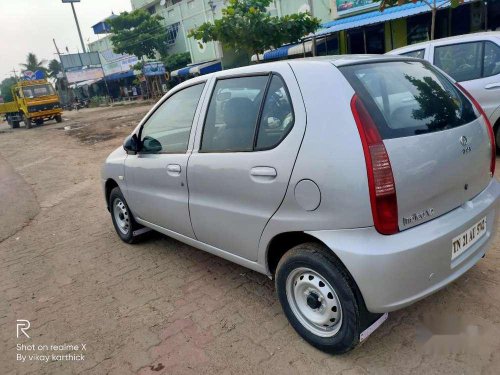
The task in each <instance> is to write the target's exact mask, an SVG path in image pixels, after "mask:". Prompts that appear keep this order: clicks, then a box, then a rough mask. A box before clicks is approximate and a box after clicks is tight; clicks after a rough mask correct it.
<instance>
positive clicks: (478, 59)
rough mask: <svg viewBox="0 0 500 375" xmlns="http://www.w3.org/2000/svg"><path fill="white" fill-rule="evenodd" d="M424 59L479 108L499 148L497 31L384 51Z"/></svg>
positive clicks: (499, 38) (499, 49) (499, 48)
mask: <svg viewBox="0 0 500 375" xmlns="http://www.w3.org/2000/svg"><path fill="white" fill-rule="evenodd" d="M387 54H389V55H402V56H410V57H417V58H420V59H424V60H427V61H429V62H431V63H432V64H434V65H435V66H437V67H438V68H440V69H441V70H443V71H444V72H446V73H447V74H448V75H450V76H451V77H452V78H453V79H454V80H456V81H457V82H459V83H460V85H461V86H463V87H464V88H465V89H466V90H467V91H468V92H470V93H471V94H472V96H473V97H474V98H476V100H477V101H478V102H479V104H480V105H481V106H482V107H483V109H484V112H485V113H486V115H487V116H488V118H489V120H490V123H491V125H492V126H493V129H494V131H495V137H496V144H497V151H500V149H499V144H500V131H499V128H500V32H499V31H493V32H485V33H476V34H469V35H459V36H453V37H450V38H443V39H438V40H434V41H430V42H423V43H418V44H413V45H411V46H407V47H402V48H398V49H395V50H392V51H390V52H388V53H387Z"/></svg>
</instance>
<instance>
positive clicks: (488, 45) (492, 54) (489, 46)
mask: <svg viewBox="0 0 500 375" xmlns="http://www.w3.org/2000/svg"><path fill="white" fill-rule="evenodd" d="M497 74H500V47H499V46H498V45H496V44H495V43H492V42H485V44H484V68H483V77H490V76H494V75H497Z"/></svg>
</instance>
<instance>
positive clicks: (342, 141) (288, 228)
mask: <svg viewBox="0 0 500 375" xmlns="http://www.w3.org/2000/svg"><path fill="white" fill-rule="evenodd" d="M306 129H307V130H306ZM494 170H495V142H494V136H493V131H492V128H491V126H489V124H488V122H487V119H486V118H485V117H484V114H483V112H482V110H481V109H480V107H479V106H478V105H477V103H476V102H474V101H473V100H471V99H470V98H468V94H467V92H466V91H465V90H464V89H462V88H460V86H457V85H455V84H454V82H453V81H452V80H450V79H449V78H448V77H447V76H445V75H444V74H442V73H441V72H440V71H438V70H437V69H436V68H434V67H433V66H432V65H431V64H430V63H428V62H426V61H422V60H418V59H413V58H406V57H399V56H398V57H388V56H339V57H335V58H332V57H325V58H315V59H304V60H294V61H288V62H285V61H282V62H275V63H269V64H259V65H254V66H250V67H245V68H239V69H234V70H226V71H223V72H218V73H213V74H211V75H207V76H202V77H197V78H194V79H191V80H189V81H186V82H184V83H182V84H180V85H178V86H176V87H175V88H174V89H173V90H171V91H170V92H169V93H168V94H167V95H165V96H164V97H163V99H162V100H160V102H159V103H158V104H157V105H156V106H155V107H154V108H153V109H152V110H151V111H150V112H149V113H148V114H147V115H146V117H145V118H144V119H143V120H142V121H141V123H140V124H139V125H138V126H137V128H136V129H135V130H134V132H133V133H132V134H131V136H130V137H128V138H127V139H126V141H125V143H124V146H123V147H120V148H118V149H116V150H115V151H114V152H112V153H111V154H110V155H109V157H108V158H107V160H106V162H105V164H104V167H103V170H102V183H103V188H104V192H105V199H106V203H107V206H108V209H109V211H110V213H111V219H112V221H113V225H114V227H115V229H116V232H117V234H118V236H119V237H120V238H121V239H122V240H123V241H125V242H127V243H133V242H136V241H137V240H138V239H139V238H140V236H141V235H142V234H143V233H144V232H146V231H148V230H150V229H153V230H156V231H158V232H161V233H164V234H166V235H168V236H171V237H173V238H176V239H178V240H180V241H183V242H185V243H187V244H190V245H192V246H195V247H197V248H199V249H202V250H205V251H208V252H210V253H212V254H215V255H218V256H221V257H223V258H225V259H228V260H230V261H233V262H235V263H238V264H240V265H243V266H245V267H248V268H250V269H253V270H255V271H257V272H261V273H264V274H267V275H269V276H272V277H274V278H275V280H276V289H277V293H278V297H279V300H280V302H281V304H282V307H283V310H284V312H285V314H286V316H287V318H288V319H289V321H290V323H291V325H292V326H293V327H294V328H295V329H296V330H297V332H298V333H299V334H300V335H301V336H302V337H303V338H304V339H305V340H307V341H308V342H309V343H311V344H312V345H314V346H316V347H317V348H319V349H321V350H324V351H327V352H330V353H342V352H346V351H348V350H351V349H352V348H354V347H355V346H356V345H357V344H358V343H359V342H360V341H362V340H364V339H366V337H367V336H368V335H369V334H370V333H371V332H373V330H374V329H375V328H376V327H377V326H378V325H380V324H381V323H382V322H383V321H384V319H385V318H386V317H387V314H386V313H387V312H389V311H393V310H396V309H400V308H403V307H405V306H408V305H410V304H412V303H414V302H416V301H418V300H420V299H422V298H424V297H426V296H428V295H429V294H431V293H434V292H436V291H437V290H439V289H441V288H443V287H444V286H446V285H447V284H449V283H451V282H452V281H453V280H455V279H456V278H458V277H459V276H461V275H462V274H463V273H464V272H466V271H467V270H468V269H470V268H471V267H472V266H474V265H475V264H476V263H477V262H478V261H479V260H480V259H481V257H483V256H484V255H485V253H486V250H487V249H488V246H489V244H490V242H491V239H492V238H493V235H494V232H495V229H496V227H497V225H496V223H495V220H496V208H497V206H498V201H499V199H498V198H499V195H500V187H499V183H498V182H497V181H496V179H495V178H494V177H493V176H494Z"/></svg>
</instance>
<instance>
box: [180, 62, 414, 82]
mask: <svg viewBox="0 0 500 375" xmlns="http://www.w3.org/2000/svg"><path fill="white" fill-rule="evenodd" d="M401 60H409V61H422V60H421V59H417V58H414V57H408V56H399V55H361V54H359V55H329V56H317V57H304V58H299V59H292V60H280V61H271V62H265V63H260V64H252V65H247V66H243V67H240V68H233V69H225V70H222V71H219V72H214V73H210V74H205V75H202V76H198V77H194V78H191V79H189V80H187V81H184V82H182V83H181V84H179V85H178V86H177V87H178V88H179V89H181V88H185V87H187V86H189V85H193V84H196V83H200V82H205V81H207V80H208V79H210V78H212V77H216V78H217V77H225V76H238V75H248V74H253V73H256V72H263V71H269V72H272V71H273V70H274V69H275V68H276V67H278V66H280V65H281V66H282V65H292V66H293V65H295V64H311V65H315V64H318V63H319V64H321V63H324V64H332V65H335V66H337V67H340V66H345V65H355V64H360V63H372V62H382V61H401Z"/></svg>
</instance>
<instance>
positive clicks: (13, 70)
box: [11, 68, 19, 82]
mask: <svg viewBox="0 0 500 375" xmlns="http://www.w3.org/2000/svg"><path fill="white" fill-rule="evenodd" d="M11 72H12V73H14V78H15V79H16V82H19V78H17V70H16V68H12V70H11Z"/></svg>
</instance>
